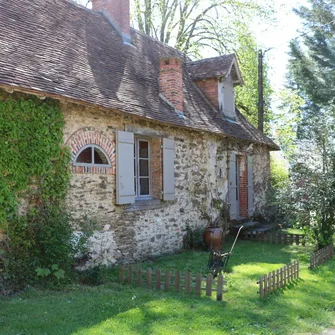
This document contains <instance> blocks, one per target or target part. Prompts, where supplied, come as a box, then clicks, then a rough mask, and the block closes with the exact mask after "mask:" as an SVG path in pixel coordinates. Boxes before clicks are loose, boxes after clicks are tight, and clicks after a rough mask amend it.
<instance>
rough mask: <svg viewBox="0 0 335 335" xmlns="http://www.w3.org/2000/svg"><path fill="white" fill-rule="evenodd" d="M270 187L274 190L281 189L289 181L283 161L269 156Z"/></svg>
mask: <svg viewBox="0 0 335 335" xmlns="http://www.w3.org/2000/svg"><path fill="white" fill-rule="evenodd" d="M270 161H271V179H270V181H271V186H272V188H273V189H274V190H280V189H283V188H284V187H285V186H286V185H287V183H288V181H289V172H288V167H287V166H286V164H285V161H284V160H283V159H280V158H277V157H276V156H274V155H272V156H271V160H270Z"/></svg>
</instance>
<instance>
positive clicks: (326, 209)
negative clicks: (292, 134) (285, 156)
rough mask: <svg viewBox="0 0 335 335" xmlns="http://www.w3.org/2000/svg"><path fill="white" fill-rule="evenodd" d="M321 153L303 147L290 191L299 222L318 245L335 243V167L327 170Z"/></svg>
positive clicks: (293, 209)
mask: <svg viewBox="0 0 335 335" xmlns="http://www.w3.org/2000/svg"><path fill="white" fill-rule="evenodd" d="M321 154H322V153H320V152H318V151H315V148H314V147H311V146H310V147H307V148H300V150H299V153H298V154H297V156H296V158H295V164H294V166H293V168H292V180H293V181H294V182H293V183H292V185H291V194H290V196H291V199H290V200H291V201H290V203H291V207H292V211H294V213H295V215H296V220H297V223H298V224H299V225H300V226H301V227H303V228H304V229H305V231H306V233H307V234H308V236H309V237H310V238H312V239H313V240H314V241H316V243H317V246H318V248H322V247H325V246H327V245H329V244H330V243H332V241H333V235H334V227H335V226H334V225H335V189H334V186H335V175H334V168H335V166H332V167H331V168H330V169H325V167H324V165H323V162H322V161H323V158H322V157H320V155H321ZM332 160H334V157H333V158H332ZM332 164H334V162H333V163H332Z"/></svg>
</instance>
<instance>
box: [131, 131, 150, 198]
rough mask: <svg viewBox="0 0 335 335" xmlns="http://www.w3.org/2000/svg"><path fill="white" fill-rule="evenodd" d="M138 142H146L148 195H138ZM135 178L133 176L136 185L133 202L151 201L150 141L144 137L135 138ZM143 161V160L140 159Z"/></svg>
mask: <svg viewBox="0 0 335 335" xmlns="http://www.w3.org/2000/svg"><path fill="white" fill-rule="evenodd" d="M139 142H147V143H148V158H147V160H148V171H149V176H148V177H149V178H148V179H149V194H146V195H140V179H141V177H140V176H139V169H140V157H139V153H140V146H139ZM134 145H135V150H134V151H135V157H134V160H135V176H134V183H136V186H135V200H148V199H152V174H151V163H152V161H151V141H150V139H148V138H145V137H135V143H134ZM142 159H143V158H142Z"/></svg>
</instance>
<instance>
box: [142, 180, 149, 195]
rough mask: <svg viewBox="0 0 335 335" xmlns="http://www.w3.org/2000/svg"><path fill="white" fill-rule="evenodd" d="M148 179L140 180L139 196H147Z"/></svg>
mask: <svg viewBox="0 0 335 335" xmlns="http://www.w3.org/2000/svg"><path fill="white" fill-rule="evenodd" d="M149 194H150V191H149V178H141V179H140V195H149Z"/></svg>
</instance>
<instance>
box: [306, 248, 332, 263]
mask: <svg viewBox="0 0 335 335" xmlns="http://www.w3.org/2000/svg"><path fill="white" fill-rule="evenodd" d="M333 256H334V245H333V244H330V245H328V246H327V247H325V248H322V249H320V250H318V251H317V252H315V253H314V254H312V256H311V259H310V265H309V268H310V269H314V268H316V267H317V266H319V265H321V264H323V263H325V262H326V261H328V260H329V259H331V258H332V257H333Z"/></svg>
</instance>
